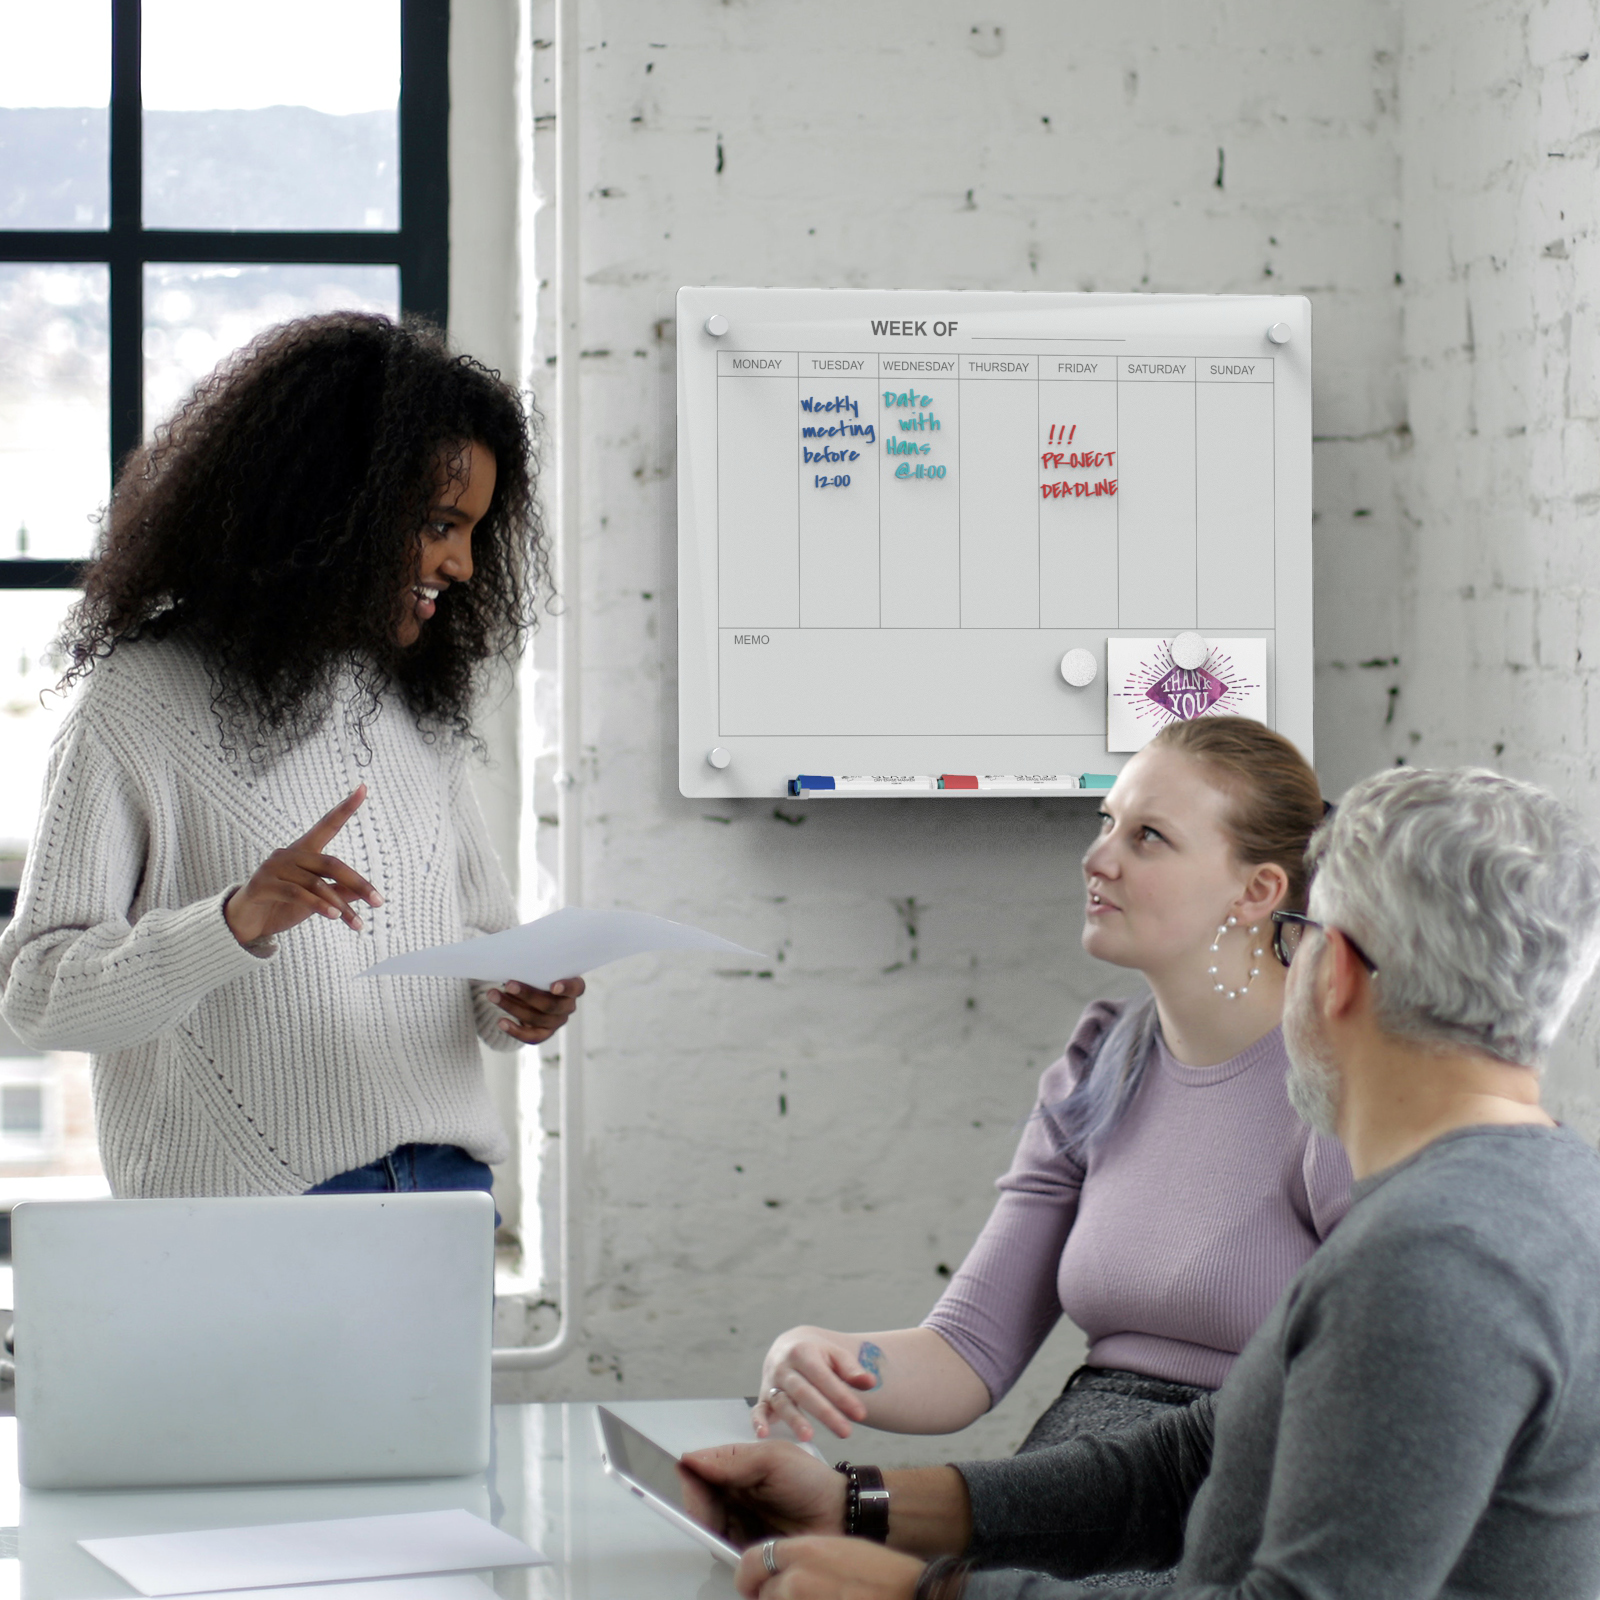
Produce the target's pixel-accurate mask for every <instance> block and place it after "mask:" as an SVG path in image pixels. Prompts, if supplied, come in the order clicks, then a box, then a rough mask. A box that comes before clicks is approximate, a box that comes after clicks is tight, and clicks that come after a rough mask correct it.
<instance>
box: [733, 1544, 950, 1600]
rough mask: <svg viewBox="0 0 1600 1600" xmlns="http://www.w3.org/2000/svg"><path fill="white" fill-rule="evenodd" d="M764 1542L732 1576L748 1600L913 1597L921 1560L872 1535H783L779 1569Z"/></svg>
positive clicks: (777, 1549) (775, 1551) (776, 1549)
mask: <svg viewBox="0 0 1600 1600" xmlns="http://www.w3.org/2000/svg"><path fill="white" fill-rule="evenodd" d="M762 1549H763V1546H761V1545H752V1546H751V1547H750V1548H749V1549H748V1550H746V1551H745V1553H744V1555H743V1557H742V1558H741V1559H740V1562H739V1570H738V1571H737V1572H736V1573H735V1574H734V1580H733V1581H734V1582H735V1583H736V1584H737V1585H738V1586H739V1593H740V1594H742V1595H744V1596H746V1600H754V1597H755V1596H757V1595H760V1597H761V1600H912V1596H913V1595H915V1593H916V1589H917V1579H918V1578H920V1577H921V1576H922V1567H923V1563H922V1562H920V1561H919V1560H917V1558H916V1557H915V1556H905V1555H901V1554H900V1552H899V1551H898V1550H886V1549H884V1547H883V1546H882V1545H881V1544H873V1543H872V1542H871V1540H868V1539H818V1538H810V1539H780V1540H779V1541H778V1542H777V1544H775V1545H774V1546H773V1547H772V1559H773V1562H774V1564H775V1565H776V1566H777V1569H778V1570H777V1572H776V1573H775V1574H774V1573H771V1572H769V1571H768V1570H767V1564H766V1561H765V1559H764V1558H763V1557H762V1554H761V1552H762Z"/></svg>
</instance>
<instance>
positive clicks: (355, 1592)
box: [184, 1572, 495, 1600]
mask: <svg viewBox="0 0 1600 1600" xmlns="http://www.w3.org/2000/svg"><path fill="white" fill-rule="evenodd" d="M184 1600H495V1594H494V1590H493V1589H491V1588H490V1587H489V1585H488V1584H486V1583H485V1582H484V1581H483V1580H482V1579H481V1578H474V1577H470V1576H468V1575H467V1574H466V1573H464V1572H431V1573H429V1574H428V1576H427V1577H425V1578H370V1579H368V1580H366V1581H365V1582H363V1583H291V1584H288V1585H286V1586H285V1587H283V1588H281V1589H211V1590H208V1591H206V1592H205V1593H203V1594H193V1595H186V1596H185V1597H184Z"/></svg>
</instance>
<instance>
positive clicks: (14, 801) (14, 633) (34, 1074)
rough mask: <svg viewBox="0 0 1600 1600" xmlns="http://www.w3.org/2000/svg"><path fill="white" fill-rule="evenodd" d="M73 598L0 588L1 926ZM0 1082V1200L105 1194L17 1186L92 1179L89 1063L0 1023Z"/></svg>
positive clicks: (27, 838) (35, 792)
mask: <svg viewBox="0 0 1600 1600" xmlns="http://www.w3.org/2000/svg"><path fill="white" fill-rule="evenodd" d="M103 453H104V452H103V451H102V454H103ZM76 598H77V596H76V595H75V594H73V593H72V592H71V591H69V590H63V589H0V928H3V927H4V926H5V923H6V919H7V918H8V917H9V916H10V915H11V912H12V908H13V905H14V902H15V900H16V891H17V885H18V884H19V883H20V882H21V879H22V863H23V857H24V856H25V855H26V854H27V851H28V846H29V844H30V843H31V842H32V838H33V829H34V823H35V820H36V819H37V817H38V813H39V800H40V790H41V789H42V787H43V784H44V769H45V761H46V759H47V757H48V754H49V750H50V741H51V739H52V738H54V737H55V733H56V730H57V728H59V727H60V725H61V719H62V717H63V716H65V715H66V710H67V705H68V703H69V702H68V697H67V696H65V695H60V694H57V693H55V692H54V689H55V685H56V683H57V682H58V681H59V680H60V677H61V673H62V669H63V668H64V667H65V665H66V663H65V661H64V660H63V658H62V657H61V656H60V655H59V654H58V653H57V651H56V650H55V648H54V642H55V638H56V635H57V634H58V633H59V632H60V631H61V624H62V622H63V620H64V619H65V617H66V613H67V608H68V607H69V606H70V605H71V604H72V602H73V601H74V600H75V599H76ZM0 1085H3V1089H0V1198H3V1199H7V1200H11V1199H24V1198H27V1199H36V1198H47V1197H54V1196H56V1195H59V1197H60V1198H72V1197H76V1196H78V1195H87V1194H103V1193H105V1187H104V1183H103V1181H96V1182H94V1183H91V1184H90V1185H89V1186H88V1187H87V1188H84V1187H83V1186H82V1185H81V1184H80V1185H79V1187H78V1188H76V1189H74V1188H72V1187H71V1186H70V1185H68V1186H67V1187H66V1188H63V1189H60V1190H55V1189H51V1188H49V1187H48V1186H46V1187H45V1188H40V1187H37V1186H34V1187H31V1188H30V1187H28V1186H27V1184H24V1185H23V1186H22V1187H20V1188H19V1187H18V1186H17V1184H16V1181H15V1180H17V1179H18V1178H27V1179H30V1180H33V1179H38V1178H67V1177H70V1176H73V1175H77V1176H79V1177H93V1178H95V1179H96V1180H99V1173H100V1158H99V1155H98V1153H97V1151H96V1148H95V1136H94V1106H93V1100H92V1096H91V1093H90V1084H89V1058H88V1056H86V1055H80V1054H78V1053H76V1052H75V1051H66V1050H52V1051H46V1052H41V1051H38V1050H30V1049H29V1048H28V1047H27V1046H26V1045H24V1044H23V1043H22V1041H21V1040H20V1039H18V1038H17V1037H16V1036H15V1035H14V1034H13V1033H12V1032H11V1031H10V1030H9V1029H8V1028H7V1027H6V1026H5V1024H4V1022H0ZM35 1096H36V1097H37V1100H36V1105H37V1108H38V1109H37V1110H33V1111H31V1112H30V1109H29V1106H28V1101H29V1100H30V1099H31V1098H32V1097H35ZM30 1120H31V1127H25V1126H21V1125H19V1124H21V1123H24V1122H28V1121H30Z"/></svg>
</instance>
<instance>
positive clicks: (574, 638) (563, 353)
mask: <svg viewBox="0 0 1600 1600" xmlns="http://www.w3.org/2000/svg"><path fill="white" fill-rule="evenodd" d="M531 45H532V41H531V39H528V38H526V37H525V38H524V39H523V41H522V46H523V49H524V50H527V49H529V48H531ZM555 56H556V62H555V103H556V273H555V301H556V339H555V354H556V390H555V406H554V411H555V479H556V518H555V558H556V559H555V572H556V584H557V587H558V589H559V591H560V594H561V610H560V612H559V614H558V615H557V618H556V660H557V670H558V671H559V673H560V675H561V693H560V707H561V710H560V718H561V734H560V763H561V768H560V771H559V772H558V773H557V774H556V789H557V799H556V813H557V827H558V830H559V834H560V848H559V857H558V859H559V869H558V877H559V884H558V891H559V898H560V903H561V904H562V905H564V906H575V905H581V904H582V903H583V786H582V781H581V775H582V763H583V741H582V724H581V720H580V713H581V711H582V707H583V701H582V693H581V683H580V677H579V673H580V652H579V624H580V617H581V607H580V599H579V597H580V571H581V568H580V561H579V557H580V539H581V531H582V530H581V525H580V520H579V495H578V474H579V472H580V470H581V466H582V462H581V456H580V450H579V434H578V294H579V279H578V217H579V211H578V205H579V189H578V0H556V28H555ZM556 1037H557V1040H558V1041H559V1047H560V1056H561V1076H560V1082H559V1088H558V1106H557V1144H558V1146H559V1150H558V1153H557V1162H558V1167H559V1183H558V1187H559V1191H560V1201H559V1203H560V1208H561V1210H560V1221H559V1224H558V1227H559V1242H558V1246H557V1262H556V1272H555V1291H556V1304H557V1306H558V1307H559V1314H560V1319H561V1320H560V1323H559V1325H558V1326H557V1328H556V1333H555V1336H554V1338H552V1339H549V1340H547V1341H546V1342H545V1343H544V1344H538V1345H526V1346H522V1347H514V1348H511V1349H502V1350H496V1351H495V1352H494V1369H495V1371H497V1372H530V1371H536V1370H537V1369H539V1368H541V1367H548V1366H552V1365H553V1364H554V1363H555V1362H557V1361H559V1360H560V1359H561V1358H562V1357H563V1356H564V1355H566V1354H567V1352H568V1351H569V1350H571V1349H572V1347H573V1345H574V1343H575V1342H576V1340H577V1336H578V1331H579V1327H580V1325H581V1321H582V1294H583V1278H582V1268H581V1264H580V1256H579V1224H578V1215H577V1204H576V1200H577V1188H578V1180H579V1176H580V1173H581V1171H582V1162H583V1150H582V1142H583V1013H582V1009H581V1008H580V1010H579V1012H578V1014H577V1015H576V1016H574V1017H573V1018H572V1020H571V1021H570V1022H568V1023H567V1025H566V1027H565V1028H563V1029H562V1030H561V1032H560V1033H559V1034H558V1035H557V1036H556Z"/></svg>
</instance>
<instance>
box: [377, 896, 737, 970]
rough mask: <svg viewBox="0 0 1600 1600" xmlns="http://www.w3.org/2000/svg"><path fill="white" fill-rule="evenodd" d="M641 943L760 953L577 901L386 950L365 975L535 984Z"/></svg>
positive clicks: (635, 950)
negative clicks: (473, 932) (524, 918)
mask: <svg viewBox="0 0 1600 1600" xmlns="http://www.w3.org/2000/svg"><path fill="white" fill-rule="evenodd" d="M646 950H720V951H721V952H722V953H723V954H724V955H731V956H743V957H744V958H745V959H746V960H748V961H765V960H766V959H767V958H766V957H765V956H764V955H761V954H760V953H759V952H758V951H755V950H746V949H745V948H744V946H743V945H738V944H732V943H730V942H729V941H728V940H726V939H723V938H719V937H718V935H716V934H714V933H706V932H705V931H704V930H703V929H701V928H691V927H689V926H688V925H687V924H686V923H682V922H668V921H667V919H666V918H665V917H655V916H652V915H651V914H650V913H649V912H648V911H585V910H584V909H583V908H582V907H580V906H564V907H562V909H561V910H560V911H552V912H551V913H550V915H549V916H548V917H540V918H539V919H538V920H537V921H535V922H525V923H523V924H522V926H521V927H520V928H507V929H506V930H505V932H504V933H491V934H489V935H487V936H486V937H485V938H482V939H467V940H464V941H463V942H462V943H460V944H439V945H434V946H433V947H432V948H431V949H428V950H413V951H412V952H411V953H410V954H409V955H403V956H390V957H389V959H388V960H387V961H380V962H379V963H378V964H377V966H375V967H368V968H367V972H366V976H367V977H369V978H377V977H403V976H416V977H428V978H484V979H488V980H489V981H491V982H494V983H504V982H505V981H506V980H507V979H510V978H515V979H517V980H518V981H519V982H521V983H531V984H532V985H533V986H534V988H536V989H548V988H549V987H550V985H551V984H552V983H554V982H555V981H556V979H557V978H576V977H581V976H582V975H583V974H584V973H585V972H592V971H593V970H594V969H595V968H596V967H603V966H605V965H606V963H607V962H610V961H620V960H621V959H622V958H623V957H624V956H636V955H642V954H643V953H644V952H645V951H646Z"/></svg>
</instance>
